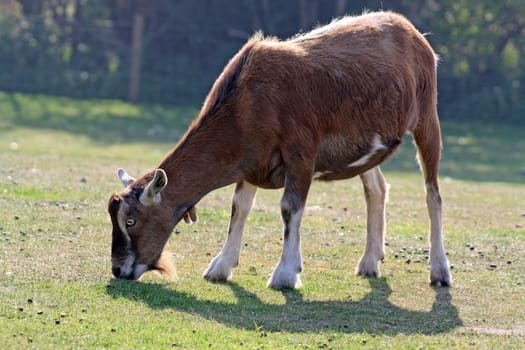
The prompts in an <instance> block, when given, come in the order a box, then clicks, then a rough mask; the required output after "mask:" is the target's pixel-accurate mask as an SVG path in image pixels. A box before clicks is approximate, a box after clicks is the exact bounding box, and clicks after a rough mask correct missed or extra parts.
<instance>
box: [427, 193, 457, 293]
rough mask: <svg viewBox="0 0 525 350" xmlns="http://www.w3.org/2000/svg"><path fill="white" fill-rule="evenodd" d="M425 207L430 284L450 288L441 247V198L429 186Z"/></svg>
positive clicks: (445, 258)
mask: <svg viewBox="0 0 525 350" xmlns="http://www.w3.org/2000/svg"><path fill="white" fill-rule="evenodd" d="M427 206H428V213H429V217H430V283H431V284H432V285H445V286H450V285H451V283H452V278H451V276H450V267H449V264H448V259H447V256H446V253H445V248H444V247H443V226H442V219H441V215H442V209H441V196H440V195H439V191H438V190H437V189H436V188H435V187H434V186H432V185H430V184H427Z"/></svg>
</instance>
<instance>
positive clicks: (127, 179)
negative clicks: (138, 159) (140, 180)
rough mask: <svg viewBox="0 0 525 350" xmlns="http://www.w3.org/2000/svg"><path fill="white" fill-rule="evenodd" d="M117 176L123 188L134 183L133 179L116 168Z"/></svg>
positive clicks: (122, 170) (124, 171)
mask: <svg viewBox="0 0 525 350" xmlns="http://www.w3.org/2000/svg"><path fill="white" fill-rule="evenodd" d="M117 175H118V178H119V179H120V181H121V182H122V184H123V185H124V187H129V185H131V184H132V183H133V182H135V179H134V178H133V177H131V176H129V175H128V173H127V172H126V170H124V169H122V168H118V170H117Z"/></svg>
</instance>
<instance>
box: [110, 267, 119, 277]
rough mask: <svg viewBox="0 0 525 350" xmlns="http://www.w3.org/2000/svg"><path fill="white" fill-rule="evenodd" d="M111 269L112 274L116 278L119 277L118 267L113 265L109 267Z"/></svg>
mask: <svg viewBox="0 0 525 350" xmlns="http://www.w3.org/2000/svg"><path fill="white" fill-rule="evenodd" d="M111 271H112V272H113V276H115V277H116V278H119V277H120V267H114V268H112V269H111Z"/></svg>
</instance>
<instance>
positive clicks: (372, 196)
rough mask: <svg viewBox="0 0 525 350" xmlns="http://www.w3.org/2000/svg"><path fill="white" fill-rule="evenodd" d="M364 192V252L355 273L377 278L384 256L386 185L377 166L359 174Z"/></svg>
mask: <svg viewBox="0 0 525 350" xmlns="http://www.w3.org/2000/svg"><path fill="white" fill-rule="evenodd" d="M361 181H362V182H363V187H364V191H365V199H366V210H367V223H366V245H365V251H364V254H363V256H362V257H361V259H360V260H359V263H358V264H357V268H356V273H357V274H358V275H361V276H367V277H368V276H373V277H379V276H380V272H379V261H381V260H383V258H384V256H385V248H384V246H385V244H384V239H385V226H386V220H385V209H386V202H387V199H388V185H387V183H386V181H385V178H384V176H383V173H382V172H381V169H380V168H379V166H376V167H374V168H372V169H370V170H368V171H367V172H365V173H363V174H361Z"/></svg>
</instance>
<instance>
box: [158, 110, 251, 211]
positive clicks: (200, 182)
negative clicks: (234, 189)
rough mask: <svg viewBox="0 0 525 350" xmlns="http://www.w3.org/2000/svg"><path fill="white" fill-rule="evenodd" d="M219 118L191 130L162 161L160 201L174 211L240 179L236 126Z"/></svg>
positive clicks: (239, 148)
mask: <svg viewBox="0 0 525 350" xmlns="http://www.w3.org/2000/svg"><path fill="white" fill-rule="evenodd" d="M232 124H233V123H231V122H228V123H224V122H221V121H220V119H219V118H217V119H215V120H210V121H207V122H206V123H204V124H203V123H200V125H196V126H194V127H192V128H191V129H190V130H189V131H188V133H187V134H186V135H185V136H184V138H183V139H182V140H181V142H180V143H179V144H178V145H177V146H176V147H175V148H174V149H173V151H172V152H171V153H170V154H169V155H168V156H167V157H166V158H165V159H164V160H163V161H162V163H161V164H160V165H159V168H162V169H164V170H165V171H166V174H167V176H168V186H167V187H166V189H165V190H164V192H165V195H164V196H163V197H164V198H166V199H167V201H169V205H170V206H172V207H174V208H176V209H177V210H181V211H182V210H183V209H184V208H186V207H188V206H190V207H191V206H193V205H194V204H195V203H197V202H198V201H199V200H200V199H201V198H202V197H203V196H204V195H206V194H207V193H209V192H211V191H213V190H215V189H217V188H219V187H223V186H226V185H229V184H231V183H234V182H237V181H239V179H240V172H241V169H240V168H239V163H240V162H239V160H240V159H241V156H242V154H243V152H242V149H241V147H240V145H239V144H240V143H239V134H238V132H237V130H238V129H237V128H236V125H232Z"/></svg>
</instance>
